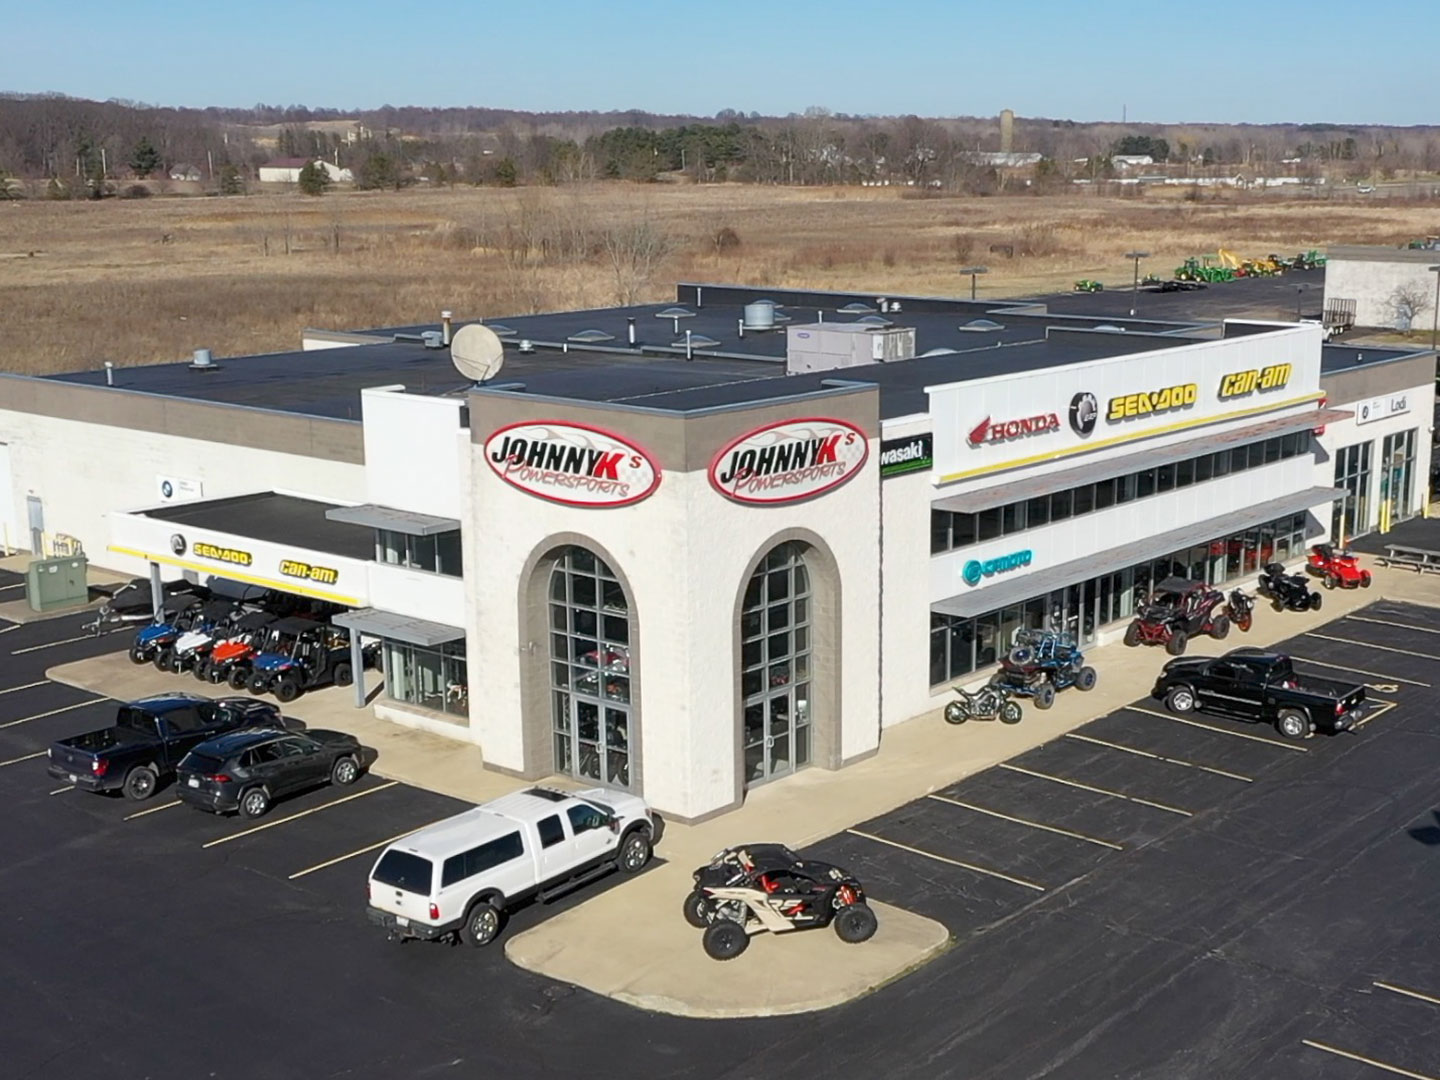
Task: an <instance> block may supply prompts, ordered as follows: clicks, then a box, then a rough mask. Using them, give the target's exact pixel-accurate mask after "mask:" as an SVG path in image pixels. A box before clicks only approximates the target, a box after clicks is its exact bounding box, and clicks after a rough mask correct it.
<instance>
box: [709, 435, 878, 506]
mask: <svg viewBox="0 0 1440 1080" xmlns="http://www.w3.org/2000/svg"><path fill="white" fill-rule="evenodd" d="M869 456H870V441H869V440H868V439H866V437H865V433H864V432H863V431H861V430H860V429H859V428H857V427H856V426H855V425H854V424H850V423H846V422H845V421H844V420H829V419H825V418H823V417H806V418H804V419H800V420H782V421H780V422H779V423H775V424H768V425H766V426H765V427H762V428H756V429H755V430H754V431H752V432H749V433H748V434H746V435H741V436H740V437H739V438H738V439H736V440H735V441H734V442H731V443H730V444H729V445H727V446H726V447H725V448H724V449H723V450H721V451H720V452H719V453H718V454H716V455H715V457H714V459H712V460H711V462H710V483H711V485H712V486H713V487H714V488H715V490H716V491H718V492H720V494H722V495H724V496H725V497H726V498H727V499H733V500H734V501H735V502H742V503H760V504H763V505H775V504H777V503H788V502H798V501H799V500H801V499H809V498H813V497H814V496H816V495H820V494H822V493H823V492H826V491H829V490H830V489H831V488H836V487H839V486H840V485H841V484H843V483H845V481H847V480H849V479H850V478H851V477H852V476H854V475H855V474H856V473H858V472H859V471H860V469H861V467H862V466H864V464H865V459H866V458H868V457H869Z"/></svg>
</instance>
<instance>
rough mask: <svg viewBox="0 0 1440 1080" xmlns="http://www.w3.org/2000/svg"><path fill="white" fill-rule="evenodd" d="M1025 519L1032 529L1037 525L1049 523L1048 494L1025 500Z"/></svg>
mask: <svg viewBox="0 0 1440 1080" xmlns="http://www.w3.org/2000/svg"><path fill="white" fill-rule="evenodd" d="M1025 520H1026V521H1028V522H1029V523H1030V528H1032V529H1033V528H1035V527H1036V526H1038V525H1048V524H1050V496H1049V495H1041V496H1040V497H1039V498H1038V499H1028V500H1026V502H1025Z"/></svg>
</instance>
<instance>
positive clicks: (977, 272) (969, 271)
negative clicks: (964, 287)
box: [960, 266, 990, 300]
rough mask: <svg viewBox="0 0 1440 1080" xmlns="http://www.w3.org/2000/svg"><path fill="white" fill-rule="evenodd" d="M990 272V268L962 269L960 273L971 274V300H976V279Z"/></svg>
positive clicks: (971, 267)
mask: <svg viewBox="0 0 1440 1080" xmlns="http://www.w3.org/2000/svg"><path fill="white" fill-rule="evenodd" d="M989 272H990V268H989V267H988V266H962V267H961V268H960V273H962V274H969V275H970V299H971V300H974V299H975V279H976V278H977V277H978V276H979V275H981V274H988V273H989Z"/></svg>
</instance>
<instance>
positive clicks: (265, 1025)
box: [0, 579, 1440, 1080]
mask: <svg viewBox="0 0 1440 1080" xmlns="http://www.w3.org/2000/svg"><path fill="white" fill-rule="evenodd" d="M4 584H5V582H4V580H3V579H0V586H3V585H4ZM83 618H84V617H73V616H72V617H66V618H62V619H55V620H47V621H45V622H40V623H31V624H26V625H23V626H13V625H10V624H3V623H0V805H3V806H5V808H6V810H7V812H6V813H5V814H4V817H3V822H4V824H3V825H0V829H3V836H4V844H3V847H0V851H3V853H4V854H3V858H0V887H3V888H4V890H5V893H6V895H7V896H8V897H9V898H10V903H9V904H8V905H7V906H6V911H5V914H4V915H3V916H0V1015H3V1016H4V1017H5V1023H4V1025H3V1027H0V1061H3V1062H4V1063H5V1065H4V1068H3V1070H0V1072H3V1073H4V1074H5V1075H6V1076H15V1077H66V1078H73V1077H90V1076H96V1077H99V1076H106V1077H115V1076H146V1077H155V1078H169V1077H176V1078H190V1077H195V1076H198V1075H205V1076H211V1077H216V1078H225V1077H237V1078H240V1077H243V1078H247V1080H248V1078H268V1077H277V1078H278V1077H285V1078H288V1077H322V1076H346V1077H372V1076H373V1077H395V1076H407V1077H408V1076H417V1077H418V1076H429V1075H438V1074H441V1073H445V1074H453V1075H465V1076H489V1075H504V1076H506V1077H540V1076H550V1077H554V1076H574V1075H580V1074H582V1073H583V1074H584V1075H586V1076H587V1077H601V1078H606V1077H612V1076H613V1077H617V1078H619V1077H627V1078H635V1077H657V1078H658V1077H696V1078H701V1077H705V1078H709V1077H726V1078H740V1077H745V1078H750V1077H758V1076H761V1075H768V1074H770V1073H773V1072H775V1071H777V1070H783V1071H784V1072H785V1073H787V1074H791V1075H793V1074H797V1073H798V1074H806V1075H808V1074H815V1075H833V1074H835V1073H837V1072H840V1071H842V1070H843V1071H844V1072H846V1073H847V1074H848V1075H852V1076H871V1075H887V1076H890V1077H951V1076H954V1077H964V1078H966V1080H986V1078H995V1080H1000V1078H1004V1080H1016V1078H1028V1077H1037V1078H1038V1077H1062V1076H1063V1077H1066V1078H1076V1080H1092V1078H1093V1080H1101V1078H1113V1077H1125V1078H1127V1080H1131V1078H1152V1077H1153V1078H1155V1080H1159V1078H1161V1077H1164V1078H1166V1080H1177V1078H1189V1077H1193V1078H1196V1080H1200V1078H1204V1080H1216V1078H1228V1077H1236V1078H1240V1077H1246V1078H1254V1077H1264V1078H1266V1080H1290V1078H1295V1080H1299V1078H1302V1077H1303V1078H1305V1080H1331V1078H1342V1077H1343V1078H1351V1077H1353V1078H1357V1080H1358V1078H1361V1077H1372V1076H1373V1077H1381V1076H1384V1075H1387V1074H1388V1075H1405V1076H1411V1077H1419V1078H1421V1080H1440V1040H1437V1039H1436V1038H1435V1032H1436V1031H1437V1030H1440V939H1437V935H1436V934H1435V931H1434V928H1435V926H1436V925H1440V921H1437V917H1440V890H1437V889H1436V888H1435V881H1436V880H1437V879H1436V874H1437V870H1440V811H1437V807H1440V781H1437V780H1436V777H1437V775H1440V770H1437V765H1440V738H1437V725H1436V722H1435V719H1434V713H1435V710H1434V700H1435V699H1434V694H1435V690H1434V686H1435V685H1436V684H1437V683H1440V610H1437V609H1432V608H1426V607H1419V606H1414V605H1406V604H1401V603H1396V602H1391V601H1381V602H1379V603H1376V604H1372V605H1370V606H1369V607H1367V608H1364V609H1362V610H1360V611H1359V612H1357V613H1355V614H1353V615H1350V616H1346V617H1344V618H1342V619H1339V620H1336V621H1335V622H1332V623H1329V624H1325V625H1324V626H1321V627H1320V628H1319V629H1317V630H1315V631H1314V632H1312V633H1307V634H1304V635H1301V636H1299V637H1298V638H1296V639H1294V640H1292V641H1290V642H1288V643H1287V644H1286V646H1285V648H1287V649H1288V650H1289V651H1290V652H1291V653H1292V654H1293V655H1294V656H1296V657H1297V662H1298V664H1299V666H1300V668H1301V670H1302V672H1305V673H1309V674H1311V675H1315V676H1324V677H1327V678H1334V679H1355V680H1357V681H1363V682H1365V683H1366V684H1367V686H1368V688H1369V690H1368V692H1369V694H1370V696H1371V697H1372V698H1373V699H1374V700H1375V701H1376V702H1377V704H1376V706H1375V707H1374V708H1372V710H1371V712H1370V713H1369V714H1368V717H1367V720H1366V723H1365V724H1364V726H1363V727H1362V728H1361V729H1360V730H1359V731H1357V732H1355V733H1351V734H1344V735H1338V736H1326V735H1318V736H1316V737H1315V738H1313V739H1310V740H1306V741H1304V742H1300V743H1289V742H1285V741H1283V740H1281V739H1280V738H1279V737H1278V736H1277V735H1276V733H1275V732H1274V731H1273V730H1272V729H1269V728H1262V727H1254V726H1250V725H1246V724H1243V723H1239V722H1236V721H1230V720H1225V719H1223V718H1217V717H1210V716H1195V715H1191V716H1187V717H1185V718H1183V720H1182V719H1178V718H1172V717H1170V716H1168V714H1166V713H1165V710H1164V709H1163V707H1162V706H1161V705H1159V703H1157V702H1153V701H1149V700H1142V701H1137V702H1134V703H1132V704H1131V705H1130V706H1128V707H1126V708H1123V709H1120V710H1117V711H1116V712H1114V713H1111V714H1109V715H1107V716H1104V717H1101V718H1099V719H1097V720H1095V721H1093V722H1092V723H1090V724H1088V725H1086V726H1084V727H1082V728H1079V729H1077V730H1076V731H1074V732H1072V733H1071V734H1070V735H1067V736H1065V737H1062V738H1061V739H1058V740H1055V741H1054V742H1052V743H1049V744H1047V745H1045V746H1043V747H1040V748H1038V749H1035V750H1031V751H1029V752H1027V753H1025V754H1022V755H1020V756H1019V757H1017V758H1015V759H1012V760H1010V761H1008V762H1006V763H1004V764H1003V765H1000V766H997V767H995V768H992V769H988V770H985V771H984V772H981V773H978V774H976V775H975V776H972V777H969V778H967V779H966V780H964V781H961V782H959V783H956V784H954V785H951V786H950V787H948V788H945V789H942V790H940V791H937V792H934V793H932V795H931V796H927V797H925V798H922V799H919V800H916V801H915V802H912V803H910V804H907V805H906V806H904V807H901V808H900V809H898V810H895V811H893V812H891V813H889V814H885V815H882V816H881V817H879V818H876V819H874V820H872V821H867V822H862V823H859V824H857V825H855V826H854V827H853V828H852V829H850V830H848V831H846V832H844V833H842V834H840V835H838V836H835V837H831V838H829V839H827V840H825V841H823V842H821V843H820V844H818V845H816V846H815V847H814V849H813V853H814V854H816V855H817V856H822V857H826V858H830V859H833V860H834V861H838V862H841V863H842V864H845V865H848V866H849V867H850V868H851V869H853V870H855V871H856V872H857V873H858V874H859V875H860V876H861V878H862V880H863V881H864V882H865V884H866V886H867V889H868V890H869V892H870V893H871V894H872V895H873V896H874V897H875V898H876V899H878V900H883V901H886V902H889V903H896V904H899V905H901V906H904V907H908V908H910V909H912V910H916V911H918V912H920V913H921V914H925V915H928V916H929V917H931V918H935V919H938V920H940V921H941V922H943V923H944V924H945V925H946V926H948V927H949V928H950V929H951V931H952V933H953V934H954V935H955V937H956V944H955V947H954V948H952V949H951V950H950V951H949V952H948V953H946V954H945V955H943V956H941V957H940V958H939V959H937V960H935V961H933V962H932V963H930V964H929V965H927V966H926V967H924V968H921V969H920V970H919V971H917V972H915V973H913V974H911V975H910V976H908V977H906V978H904V979H902V980H900V981H898V982H896V983H893V984H891V985H889V986H887V987H885V988H883V989H881V990H879V991H877V992H876V993H875V994H873V995H871V996H869V997H866V998H862V999H860V1000H857V1001H855V1002H852V1003H851V1004H848V1005H845V1006H841V1007H839V1008H836V1009H833V1010H830V1011H827V1012H823V1013H818V1014H812V1015H808V1016H803V1017H786V1018H774V1019H765V1020H736V1021H700V1020H685V1019H680V1018H676V1017H670V1016H660V1015H655V1014H648V1013H644V1012H641V1011H639V1010H636V1009H633V1008H630V1007H628V1006H625V1005H622V1004H619V1003H617V1002H613V1001H610V1000H608V999H605V998H601V997H597V996H594V995H591V994H589V993H587V992H585V991H583V990H576V989H574V988H573V987H570V986H567V985H564V984H559V983H554V982H551V981H549V980H546V979H543V978H541V977H538V976H534V975H531V974H529V973H527V972H524V971H521V970H519V969H517V968H515V967H513V966H512V965H510V964H509V963H508V962H506V961H505V959H504V955H503V952H502V951H501V950H500V949H499V948H491V949H485V950H474V949H469V948H465V947H449V946H444V945H428V944H418V943H416V944H410V945H404V946H402V945H398V944H395V943H391V942H387V941H386V940H385V939H384V936H383V935H381V934H379V933H378V932H376V931H375V930H374V929H373V928H372V927H370V926H369V924H368V923H367V921H366V919H365V916H364V904H365V900H364V879H365V874H366V870H367V869H368V866H369V864H370V861H371V859H373V857H374V852H375V851H376V850H378V847H379V846H380V845H383V843H384V842H386V841H387V840H388V839H389V838H391V837H393V836H394V835H396V834H399V833H403V832H405V831H408V830H410V829H413V828H416V827H419V826H421V825H424V824H426V823H428V822H430V821H433V820H435V819H436V818H438V817H443V816H445V815H447V814H449V813H453V812H455V810H456V809H458V808H459V807H460V806H461V805H462V804H460V803H458V802H456V801H455V800H451V799H448V798H445V797H443V796H439V795H435V794H433V793H430V792H426V791H423V790H420V789H418V788H412V787H409V786H407V785H404V784H394V783H392V782H390V781H387V780H384V779H383V778H382V777H380V776H366V777H364V778H363V779H362V780H361V781H360V782H359V783H358V784H357V785H356V786H355V787H353V788H349V789H344V790H343V791H341V790H338V789H330V788H322V789H319V790H317V791H314V792H311V793H308V794H306V795H303V796H300V797H299V798H295V799H291V800H288V801H286V802H283V803H281V804H279V805H277V806H276V807H275V808H274V809H273V810H272V811H271V812H270V814H269V815H267V816H266V817H265V818H262V819H260V821H258V822H247V821H241V820H238V819H235V818H216V817H213V816H210V815H206V814H203V813H200V812H198V811H195V810H192V809H191V808H189V807H185V806H178V805H169V804H171V803H172V802H173V801H174V800H173V797H172V796H171V795H170V794H169V792H168V791H166V790H162V791H161V792H159V793H158V794H157V795H156V797H155V798H154V799H153V800H151V801H149V802H147V803H143V804H137V803H131V802H126V801H125V800H122V799H110V798H104V797H99V796H94V795H89V794H86V793H83V792H79V791H67V790H63V789H64V788H65V787H67V785H64V784H60V783H57V782H56V781H53V780H52V779H51V778H49V777H48V776H47V775H46V774H45V769H44V758H43V752H44V748H45V746H46V745H48V743H49V741H51V740H53V739H55V738H58V737H61V736H64V735H68V734H73V733H76V732H79V731H83V730H87V729H89V728H91V727H94V726H99V725H101V724H104V723H107V722H108V721H109V719H110V715H111V713H112V711H113V708H114V703H112V702H107V701H103V700H102V701H94V700H87V698H93V695H87V694H85V693H84V692H82V691H76V690H73V689H71V688H68V687H64V686H59V685H56V684H53V683H49V682H48V681H47V680H46V679H45V676H44V672H45V670H46V669H47V668H48V667H50V666H52V665H54V664H57V663H61V662H66V661H69V660H74V659H78V658H81V657H83V656H86V655H95V654H96V653H97V652H98V651H106V650H110V649H116V648H119V647H121V646H122V645H123V644H124V643H125V642H124V636H122V635H114V636H110V637H106V638H101V639H95V638H93V637H87V636H85V635H84V634H83V633H82V632H81V631H80V629H79V623H80V622H81V621H83ZM1277 618H1283V616H1277ZM1241 643H1243V638H1242V637H1241V636H1240V635H1238V634H1237V635H1234V636H1232V639H1231V640H1230V641H1227V642H1226V645H1235V644H1241ZM1209 644H1210V643H1208V642H1204V643H1202V642H1196V643H1195V645H1194V647H1193V650H1192V651H1195V652H1202V651H1207V652H1208V651H1211V650H1210V649H1208V648H1203V646H1208V645H1209ZM1217 651H1218V650H1217ZM1163 659H1164V656H1163V654H1161V653H1160V652H1159V650H1156V655H1155V666H1156V668H1157V669H1158V668H1159V666H1160V664H1161V662H1162V661H1163ZM180 685H182V684H177V687H178V686H180ZM186 688H188V687H186ZM1068 693H1069V692H1067V694H1068ZM1067 694H1062V695H1061V697H1060V699H1059V701H1058V702H1057V705H1056V708H1063V707H1065V705H1066V704H1067ZM302 702H303V699H302ZM297 711H299V710H297ZM966 734H967V729H964V728H961V729H956V731H955V735H956V737H957V739H961V738H964V737H965V735H966ZM31 755H39V756H31ZM377 769H379V770H380V771H381V772H383V761H382V762H379V763H377ZM367 849H368V850H367ZM609 884H613V880H612V881H610V882H602V883H599V884H598V885H597V886H595V887H591V888H589V889H587V890H583V891H582V892H581V893H579V894H572V896H571V897H569V898H567V899H566V900H564V901H561V902H559V903H557V904H555V905H550V906H546V907H531V908H529V909H527V910H526V911H524V912H522V913H520V914H519V915H518V916H517V917H516V919H515V920H514V922H513V925H512V930H518V929H522V928H523V927H525V926H527V925H534V924H535V922H537V921H538V920H541V919H543V918H546V917H548V916H549V915H550V914H553V913H554V912H555V911H557V910H563V909H564V907H566V906H568V905H570V904H574V903H579V902H583V901H584V900H585V899H586V898H588V897H589V896H592V895H594V892H595V891H596V888H605V887H608V885H609ZM677 905H678V898H677ZM636 917H637V918H672V917H673V918H678V917H679V916H678V908H677V910H676V911H668V910H667V911H664V912H651V911H645V912H636ZM743 962H744V958H742V959H741V960H740V961H736V963H743ZM764 977H765V972H764V971H763V970H756V971H755V978H756V979H764ZM1387 1070H1389V1071H1388V1073H1387Z"/></svg>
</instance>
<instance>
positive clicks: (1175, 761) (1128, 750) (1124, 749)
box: [1065, 731, 1255, 784]
mask: <svg viewBox="0 0 1440 1080" xmlns="http://www.w3.org/2000/svg"><path fill="white" fill-rule="evenodd" d="M1065 737H1066V738H1067V739H1077V740H1079V741H1080V742H1088V743H1094V744H1095V745H1096V746H1103V747H1106V748H1107V749H1110V750H1119V751H1120V752H1121V753H1123V754H1134V755H1135V756H1136V757H1147V758H1154V759H1155V760H1156V761H1163V762H1165V763H1166V764H1169V765H1179V766H1181V767H1183V768H1186V769H1199V770H1200V771H1202V772H1208V773H1214V774H1215V775H1216V776H1223V777H1225V778H1226V779H1228V780H1239V781H1240V782H1241V783H1245V784H1253V783H1254V782H1255V781H1254V780H1252V779H1251V778H1250V777H1248V776H1241V775H1240V774H1239V773H1233V772H1226V771H1225V770H1224V769H1215V768H1211V767H1210V766H1209V765H1201V764H1199V763H1197V762H1194V761H1185V760H1184V759H1182V758H1172V757H1165V756H1164V755H1163V754H1152V753H1151V752H1150V751H1149V750H1137V749H1136V748H1135V747H1133V746H1124V745H1122V744H1120V743H1113V742H1106V741H1105V740H1104V739H1097V738H1095V737H1094V736H1091V735H1081V734H1080V733H1079V732H1075V731H1067V732H1066V733H1065Z"/></svg>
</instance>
